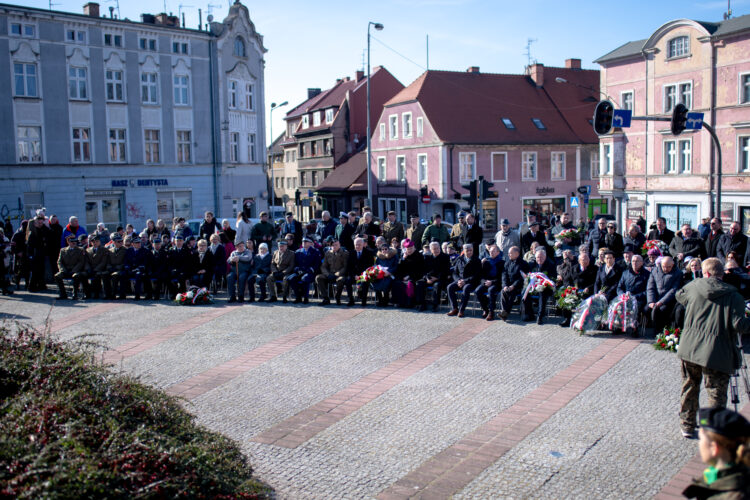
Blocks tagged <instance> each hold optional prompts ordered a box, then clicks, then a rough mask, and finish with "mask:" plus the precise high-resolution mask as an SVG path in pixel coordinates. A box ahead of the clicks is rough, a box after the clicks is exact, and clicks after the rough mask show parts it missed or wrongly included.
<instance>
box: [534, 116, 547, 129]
mask: <svg viewBox="0 0 750 500" xmlns="http://www.w3.org/2000/svg"><path fill="white" fill-rule="evenodd" d="M531 121H532V122H534V125H535V126H536V128H538V129H539V130H547V127H545V126H544V123H542V120H540V119H539V118H532V119H531Z"/></svg>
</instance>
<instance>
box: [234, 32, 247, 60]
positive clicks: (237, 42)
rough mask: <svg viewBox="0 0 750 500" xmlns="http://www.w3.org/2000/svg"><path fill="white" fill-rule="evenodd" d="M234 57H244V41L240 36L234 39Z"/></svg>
mask: <svg viewBox="0 0 750 500" xmlns="http://www.w3.org/2000/svg"><path fill="white" fill-rule="evenodd" d="M234 55H235V56H236V57H245V41H244V40H243V39H242V37H241V36H238V37H237V38H235V39H234Z"/></svg>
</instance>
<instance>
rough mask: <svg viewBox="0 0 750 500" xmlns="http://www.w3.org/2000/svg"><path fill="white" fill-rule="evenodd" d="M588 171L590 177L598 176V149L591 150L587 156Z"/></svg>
mask: <svg viewBox="0 0 750 500" xmlns="http://www.w3.org/2000/svg"><path fill="white" fill-rule="evenodd" d="M589 171H590V173H591V178H592V179H596V178H597V177H599V152H598V151H592V152H591V156H590V157H589Z"/></svg>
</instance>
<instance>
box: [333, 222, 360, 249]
mask: <svg viewBox="0 0 750 500" xmlns="http://www.w3.org/2000/svg"><path fill="white" fill-rule="evenodd" d="M356 229H357V228H356V226H354V224H349V214H347V213H346V212H341V213H340V214H339V223H338V225H337V226H336V231H335V232H334V235H335V236H336V239H337V240H338V241H339V243H341V246H342V247H343V248H344V249H346V251H347V252H351V251H352V250H354V238H353V236H354V231H355V230H356Z"/></svg>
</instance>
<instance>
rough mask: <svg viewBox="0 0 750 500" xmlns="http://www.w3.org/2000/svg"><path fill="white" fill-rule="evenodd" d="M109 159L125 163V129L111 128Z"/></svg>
mask: <svg viewBox="0 0 750 500" xmlns="http://www.w3.org/2000/svg"><path fill="white" fill-rule="evenodd" d="M109 161H110V163H125V129H124V128H111V129H109Z"/></svg>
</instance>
